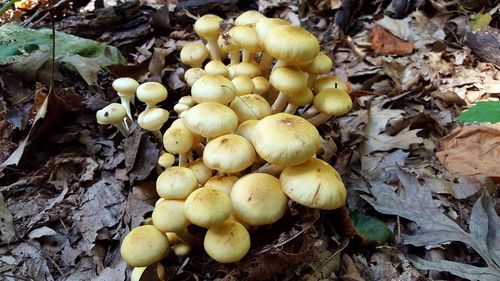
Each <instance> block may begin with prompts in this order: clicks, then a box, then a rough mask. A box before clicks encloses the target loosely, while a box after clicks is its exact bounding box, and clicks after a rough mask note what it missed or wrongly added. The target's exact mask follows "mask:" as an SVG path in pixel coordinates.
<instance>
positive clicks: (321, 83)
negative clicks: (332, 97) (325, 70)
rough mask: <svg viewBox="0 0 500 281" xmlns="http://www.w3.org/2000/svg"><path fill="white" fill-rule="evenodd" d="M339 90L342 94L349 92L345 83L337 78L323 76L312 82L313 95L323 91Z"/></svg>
mask: <svg viewBox="0 0 500 281" xmlns="http://www.w3.org/2000/svg"><path fill="white" fill-rule="evenodd" d="M329 88H333V89H339V90H341V91H344V92H346V93H347V92H349V88H348V87H347V84H346V82H344V80H342V79H341V78H340V77H338V76H323V77H320V78H318V79H316V81H314V84H313V89H314V92H315V93H319V92H321V91H323V90H325V89H329Z"/></svg>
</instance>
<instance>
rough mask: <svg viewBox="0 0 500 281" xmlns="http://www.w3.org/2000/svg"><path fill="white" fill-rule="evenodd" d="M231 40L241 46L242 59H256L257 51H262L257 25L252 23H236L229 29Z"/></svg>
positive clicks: (245, 60) (246, 60)
mask: <svg viewBox="0 0 500 281" xmlns="http://www.w3.org/2000/svg"><path fill="white" fill-rule="evenodd" d="M229 36H231V42H232V43H234V44H235V45H237V46H239V47H240V48H241V49H243V51H242V61H244V62H250V61H254V59H255V53H256V52H260V51H261V47H260V46H259V39H258V38H257V32H255V27H253V26H251V25H236V26H234V27H233V28H231V29H230V30H229Z"/></svg>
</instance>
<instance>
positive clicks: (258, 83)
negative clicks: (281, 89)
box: [252, 76, 269, 96]
mask: <svg viewBox="0 0 500 281" xmlns="http://www.w3.org/2000/svg"><path fill="white" fill-rule="evenodd" d="M252 82H253V84H254V86H255V90H254V92H253V93H254V94H256V95H260V96H262V95H263V94H265V93H267V91H269V82H268V81H267V79H266V78H265V77H263V76H256V77H254V78H252Z"/></svg>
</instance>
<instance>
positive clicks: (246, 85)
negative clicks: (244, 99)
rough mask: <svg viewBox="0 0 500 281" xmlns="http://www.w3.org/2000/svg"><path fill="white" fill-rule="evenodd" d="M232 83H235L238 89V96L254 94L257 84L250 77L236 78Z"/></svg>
mask: <svg viewBox="0 0 500 281" xmlns="http://www.w3.org/2000/svg"><path fill="white" fill-rule="evenodd" d="M231 83H233V85H234V88H235V89H236V92H235V93H236V95H238V96H243V95H248V94H252V93H253V91H254V90H255V84H254V83H253V81H252V79H250V77H248V76H236V77H235V78H233V79H232V80H231Z"/></svg>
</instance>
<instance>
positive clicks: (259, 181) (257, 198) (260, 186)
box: [231, 173, 288, 226]
mask: <svg viewBox="0 0 500 281" xmlns="http://www.w3.org/2000/svg"><path fill="white" fill-rule="evenodd" d="M231 202H232V204H233V211H234V213H235V216H236V217H237V218H240V219H241V220H242V221H243V222H245V223H248V224H249V225H254V226H258V225H266V224H271V223H274V222H276V221H277V220H279V219H280V218H281V217H282V216H283V214H285V212H286V209H287V202H288V199H287V197H286V195H285V193H283V190H282V189H281V184H280V181H279V180H278V179H277V178H275V177H273V176H271V175H269V174H264V173H252V174H248V175H245V176H243V177H241V178H240V179H239V180H238V181H237V182H236V183H235V184H234V186H233V189H232V190H231Z"/></svg>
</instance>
